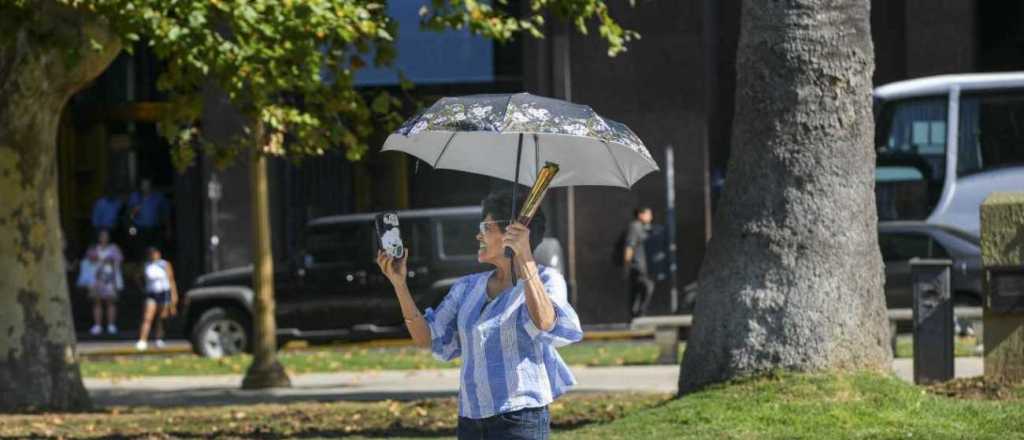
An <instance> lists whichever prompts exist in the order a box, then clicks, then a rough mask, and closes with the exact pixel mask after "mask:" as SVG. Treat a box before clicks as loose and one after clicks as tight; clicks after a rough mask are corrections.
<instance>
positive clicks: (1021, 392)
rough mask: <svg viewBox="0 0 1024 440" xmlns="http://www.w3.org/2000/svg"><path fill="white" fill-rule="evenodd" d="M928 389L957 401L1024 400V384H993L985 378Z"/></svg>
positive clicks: (932, 386)
mask: <svg viewBox="0 0 1024 440" xmlns="http://www.w3.org/2000/svg"><path fill="white" fill-rule="evenodd" d="M926 388H927V390H928V391H929V392H932V393H935V394H938V395H941V396H946V397H953V398H957V399H970V400H1024V383H1018V384H1011V383H1005V382H993V381H987V380H985V378H983V377H972V378H966V379H954V380H951V381H949V382H944V383H940V384H935V385H929V386H928V387H926Z"/></svg>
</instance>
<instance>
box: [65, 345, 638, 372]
mask: <svg viewBox="0 0 1024 440" xmlns="http://www.w3.org/2000/svg"><path fill="white" fill-rule="evenodd" d="M559 353H561V355H562V357H563V358H564V359H565V361H566V362H567V363H568V364H570V365H577V366H578V365H586V366H609V365H647V364H652V363H654V361H655V360H656V359H657V356H658V348H657V346H655V345H654V343H653V342H651V341H595V342H582V343H578V344H573V345H569V346H566V347H563V348H561V349H559ZM278 357H279V358H280V360H281V363H282V364H284V366H285V368H287V369H288V370H289V371H290V372H291V373H292V374H302V373H323V372H332V371H369V370H385V369H388V370H410V369H427V368H455V367H458V365H459V362H458V359H456V360H455V361H454V362H440V361H437V360H435V359H434V358H433V356H431V355H430V352H429V351H427V350H421V349H417V348H415V347H412V346H408V347H378V348H367V347H365V346H353V345H334V346H321V347H315V348H309V349H300V350H287V351H281V352H280V353H278ZM251 360H252V358H251V357H250V356H248V355H243V356H232V357H228V358H222V359H206V358H201V357H199V356H195V355H192V354H170V355H126V356H91V357H89V356H87V357H84V358H83V360H82V363H81V366H82V374H83V375H85V377H97V378H124V377H139V376H190V375H209V374H240V373H243V372H245V369H246V368H247V367H248V366H249V362H250V361H251Z"/></svg>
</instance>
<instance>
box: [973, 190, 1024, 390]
mask: <svg viewBox="0 0 1024 440" xmlns="http://www.w3.org/2000/svg"><path fill="white" fill-rule="evenodd" d="M981 258H982V264H983V265H984V267H985V276H984V290H985V304H984V311H983V318H982V319H983V320H984V323H985V325H984V327H985V340H984V344H985V378H986V379H988V380H990V381H996V382H1014V383H1016V382H1020V381H1024V193H993V194H992V195H990V196H989V197H988V198H986V199H985V201H984V202H983V203H982V205H981Z"/></svg>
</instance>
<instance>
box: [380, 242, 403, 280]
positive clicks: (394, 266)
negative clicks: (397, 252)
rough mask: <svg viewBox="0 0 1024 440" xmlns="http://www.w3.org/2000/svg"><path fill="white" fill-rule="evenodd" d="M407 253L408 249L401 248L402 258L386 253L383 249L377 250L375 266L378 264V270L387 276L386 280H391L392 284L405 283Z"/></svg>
mask: <svg viewBox="0 0 1024 440" xmlns="http://www.w3.org/2000/svg"><path fill="white" fill-rule="evenodd" d="M408 255H409V250H408V249H405V250H403V253H402V258H397V259H396V258H395V257H392V256H390V255H388V254H387V253H386V252H384V250H383V249H379V250H377V266H380V271H381V272H382V273H383V274H384V276H385V277H387V278H388V281H391V284H392V285H395V286H399V285H402V284H405V275H406V267H405V260H406V258H405V257H407V256H408Z"/></svg>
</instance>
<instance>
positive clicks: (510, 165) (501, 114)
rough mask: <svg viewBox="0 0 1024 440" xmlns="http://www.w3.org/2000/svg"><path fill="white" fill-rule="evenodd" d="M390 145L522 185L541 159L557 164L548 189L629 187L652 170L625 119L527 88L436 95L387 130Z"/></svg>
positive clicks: (652, 164) (530, 181)
mask: <svg viewBox="0 0 1024 440" xmlns="http://www.w3.org/2000/svg"><path fill="white" fill-rule="evenodd" d="M391 150H397V151H403V152H406V153H408V154H411V155H413V156H415V157H417V158H419V159H422V160H423V161H425V162H427V163H428V164H430V165H431V166H433V167H434V168H438V169H451V170H460V171H467V172H471V173H477V174H483V175H486V176H491V177H496V178H500V179H504V180H509V181H512V182H519V183H521V184H523V185H533V183H534V179H535V178H536V176H537V173H538V172H539V171H540V169H541V167H543V166H544V164H545V163H547V162H551V163H555V164H557V165H558V166H559V170H558V174H557V175H556V176H555V177H554V180H552V182H551V184H550V185H551V186H554V187H557V186H585V185H600V186H616V187H622V188H629V187H631V186H632V185H633V184H634V183H636V181H637V180H640V178H641V177H643V176H644V175H646V174H648V173H650V172H652V171H657V170H658V165H657V164H656V163H655V162H654V159H653V158H651V154H650V153H649V152H648V151H647V148H646V147H644V145H643V142H641V141H640V139H639V138H638V137H637V136H636V134H634V133H633V131H632V130H630V129H629V128H628V127H626V126H625V125H624V124H621V123H619V122H615V121H612V120H609V119H605V118H602V117H601V116H599V115H598V114H597V113H596V112H594V110H593V109H591V108H590V107H589V106H586V105H579V104H573V103H570V102H566V101H562V100H558V99H552V98H545V97H541V96H535V95H531V94H528V93H515V94H503V95H470V96H458V97H447V98H441V99H439V100H438V101H437V102H436V103H434V104H433V105H431V106H430V107H429V108H427V109H426V110H424V111H422V112H420V114H419V115H417V116H415V117H413V118H411V119H409V120H408V121H406V122H405V123H404V124H402V126H401V127H399V128H398V130H396V131H395V132H394V133H392V134H391V135H390V136H388V138H387V140H386V141H385V142H384V148H383V149H382V151H391ZM520 168H521V171H522V172H520ZM513 188H514V186H513ZM513 212H515V210H513Z"/></svg>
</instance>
